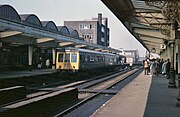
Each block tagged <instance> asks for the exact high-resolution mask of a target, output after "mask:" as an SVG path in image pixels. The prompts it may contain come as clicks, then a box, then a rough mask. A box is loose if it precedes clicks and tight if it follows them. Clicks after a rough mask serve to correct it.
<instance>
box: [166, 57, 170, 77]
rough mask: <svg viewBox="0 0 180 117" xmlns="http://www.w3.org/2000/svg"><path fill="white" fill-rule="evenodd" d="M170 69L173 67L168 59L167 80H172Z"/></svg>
mask: <svg viewBox="0 0 180 117" xmlns="http://www.w3.org/2000/svg"><path fill="white" fill-rule="evenodd" d="M170 67H171V63H170V61H169V59H167V63H166V75H167V79H170Z"/></svg>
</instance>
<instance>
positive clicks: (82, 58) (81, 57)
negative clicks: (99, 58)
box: [80, 54, 85, 63]
mask: <svg viewBox="0 0 180 117" xmlns="http://www.w3.org/2000/svg"><path fill="white" fill-rule="evenodd" d="M80 61H81V63H85V56H84V55H82V54H80Z"/></svg>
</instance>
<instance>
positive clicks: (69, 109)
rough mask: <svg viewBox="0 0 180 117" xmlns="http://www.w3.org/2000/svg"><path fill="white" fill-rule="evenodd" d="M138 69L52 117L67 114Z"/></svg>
mask: <svg viewBox="0 0 180 117" xmlns="http://www.w3.org/2000/svg"><path fill="white" fill-rule="evenodd" d="M138 70H140V69H137V70H134V71H133V72H132V73H130V74H127V75H126V76H124V78H123V79H120V80H118V81H116V82H114V83H112V84H110V85H109V86H107V87H105V88H103V89H101V90H100V91H98V92H97V93H95V94H93V95H91V96H89V97H88V98H86V99H84V100H82V101H80V102H78V103H77V104H75V105H73V106H71V107H69V108H67V109H66V110H64V111H62V112H60V113H57V114H56V115H54V117H59V116H63V115H66V114H68V113H69V112H71V111H73V110H74V109H76V108H78V107H79V106H81V105H82V104H84V103H86V102H87V101H89V100H91V99H93V98H95V97H97V96H98V95H100V94H101V93H102V92H104V91H105V90H107V89H109V88H110V87H112V86H114V85H116V84H117V83H119V82H121V81H123V80H125V79H126V78H128V77H129V76H131V75H132V74H134V73H135V72H137V71H138Z"/></svg>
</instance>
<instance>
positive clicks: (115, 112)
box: [92, 72, 180, 117]
mask: <svg viewBox="0 0 180 117" xmlns="http://www.w3.org/2000/svg"><path fill="white" fill-rule="evenodd" d="M168 82H169V79H166V78H165V77H164V76H162V75H158V76H153V77H152V76H150V75H144V72H142V73H141V74H140V75H139V76H138V77H137V78H136V79H135V80H133V81H132V82H131V83H130V84H128V85H127V86H125V88H123V90H121V91H120V92H118V94H116V95H115V96H114V97H113V98H112V99H111V100H110V101H109V102H107V103H106V104H104V105H103V106H102V107H101V108H100V109H99V110H97V111H96V112H95V113H94V114H93V115H92V117H180V107H179V108H178V107H176V101H177V100H176V97H177V95H178V91H179V89H178V88H168Z"/></svg>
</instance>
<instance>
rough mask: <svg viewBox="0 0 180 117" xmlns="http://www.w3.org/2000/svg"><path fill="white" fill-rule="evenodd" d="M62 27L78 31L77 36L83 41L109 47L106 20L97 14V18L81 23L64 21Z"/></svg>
mask: <svg viewBox="0 0 180 117" xmlns="http://www.w3.org/2000/svg"><path fill="white" fill-rule="evenodd" d="M64 25H65V26H67V27H68V28H72V29H75V30H77V31H78V33H79V36H80V37H82V38H84V40H85V41H87V42H90V43H94V44H98V45H102V46H105V47H108V46H109V31H110V29H109V28H108V18H104V17H102V14H101V13H99V14H98V18H92V19H88V20H82V21H64Z"/></svg>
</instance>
